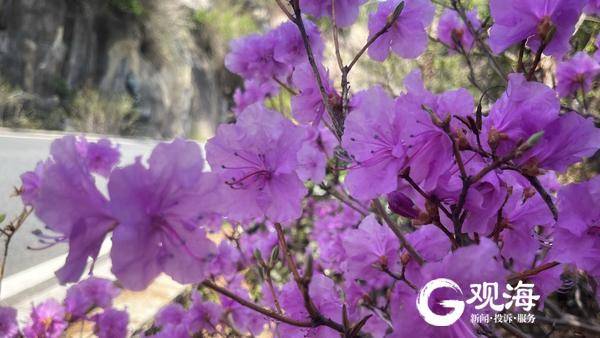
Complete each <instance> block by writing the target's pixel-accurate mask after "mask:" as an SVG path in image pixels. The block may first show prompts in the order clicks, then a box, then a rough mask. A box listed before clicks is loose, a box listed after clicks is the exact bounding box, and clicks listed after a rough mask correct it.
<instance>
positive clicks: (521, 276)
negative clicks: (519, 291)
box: [506, 262, 560, 282]
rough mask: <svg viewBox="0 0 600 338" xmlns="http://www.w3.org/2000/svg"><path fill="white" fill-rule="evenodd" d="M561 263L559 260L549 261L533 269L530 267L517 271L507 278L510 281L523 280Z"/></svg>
mask: <svg viewBox="0 0 600 338" xmlns="http://www.w3.org/2000/svg"><path fill="white" fill-rule="evenodd" d="M558 265H560V263H559V262H548V263H545V264H542V265H538V266H536V267H535V268H533V269H529V270H525V271H521V272H517V273H513V274H511V275H510V276H508V278H506V280H508V281H509V282H516V281H518V280H522V279H526V278H529V277H531V276H535V275H537V274H538V273H540V272H542V271H546V270H549V269H552V268H554V267H555V266H558Z"/></svg>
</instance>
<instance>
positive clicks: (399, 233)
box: [373, 199, 425, 265]
mask: <svg viewBox="0 0 600 338" xmlns="http://www.w3.org/2000/svg"><path fill="white" fill-rule="evenodd" d="M373 207H374V209H375V213H376V214H378V215H379V216H380V217H381V218H382V219H383V220H384V221H385V223H386V224H387V226H388V227H389V228H390V229H391V230H392V232H394V234H395V235H396V237H398V239H399V240H400V244H401V245H402V246H403V247H404V248H405V249H406V251H408V253H409V254H410V256H411V257H412V258H413V259H414V260H415V261H416V262H417V263H418V264H419V265H423V264H425V259H423V257H422V256H421V255H420V254H419V253H418V252H417V250H415V248H414V247H413V246H412V245H411V244H410V243H409V242H408V240H407V239H406V237H405V236H404V234H403V233H402V231H400V229H399V228H398V225H397V224H396V222H394V220H392V219H391V218H390V216H389V215H388V214H387V212H386V211H385V209H384V207H383V205H381V202H379V200H378V199H374V200H373Z"/></svg>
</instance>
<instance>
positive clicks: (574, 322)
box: [535, 315, 600, 336]
mask: <svg viewBox="0 0 600 338" xmlns="http://www.w3.org/2000/svg"><path fill="white" fill-rule="evenodd" d="M535 319H536V320H539V321H541V322H544V323H548V324H552V325H553V326H567V327H574V328H577V329H581V330H584V331H588V332H592V333H595V334H596V335H598V334H600V326H597V325H592V324H588V323H584V322H582V321H580V320H579V319H577V318H575V317H572V316H567V317H565V318H548V317H545V316H540V315H536V317H535ZM596 335H594V336H596Z"/></svg>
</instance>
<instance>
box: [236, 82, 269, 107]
mask: <svg viewBox="0 0 600 338" xmlns="http://www.w3.org/2000/svg"><path fill="white" fill-rule="evenodd" d="M278 92H279V87H278V86H277V85H276V84H275V83H274V82H264V83H261V82H259V81H254V80H248V81H245V82H244V90H243V91H242V90H241V89H240V88H238V89H236V90H235V93H234V94H233V101H234V102H235V107H233V112H234V113H235V114H236V115H239V114H240V113H242V112H243V111H244V110H245V109H246V108H247V107H248V106H250V105H253V104H255V103H257V102H258V103H262V102H263V101H264V100H265V99H266V98H268V97H270V96H273V95H276V94H277V93H278Z"/></svg>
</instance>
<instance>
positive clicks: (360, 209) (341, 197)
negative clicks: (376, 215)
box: [320, 184, 369, 217]
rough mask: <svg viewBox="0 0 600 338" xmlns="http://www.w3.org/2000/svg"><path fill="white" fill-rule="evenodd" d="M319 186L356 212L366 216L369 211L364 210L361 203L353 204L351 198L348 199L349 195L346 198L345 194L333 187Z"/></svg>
mask: <svg viewBox="0 0 600 338" xmlns="http://www.w3.org/2000/svg"><path fill="white" fill-rule="evenodd" d="M320 186H321V188H322V189H323V190H325V191H326V192H327V193H328V194H329V195H331V196H333V197H335V198H336V199H338V200H339V201H340V202H342V203H344V204H345V205H347V206H348V207H350V208H352V209H353V210H355V211H356V212H358V213H360V214H361V215H362V216H363V217H365V216H367V215H368V214H369V211H368V210H366V209H365V208H364V206H363V205H355V204H354V202H353V201H352V199H350V198H349V197H348V198H346V196H345V194H343V193H341V192H339V191H338V190H336V189H335V188H333V187H328V186H327V185H325V184H321V185H320Z"/></svg>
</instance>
